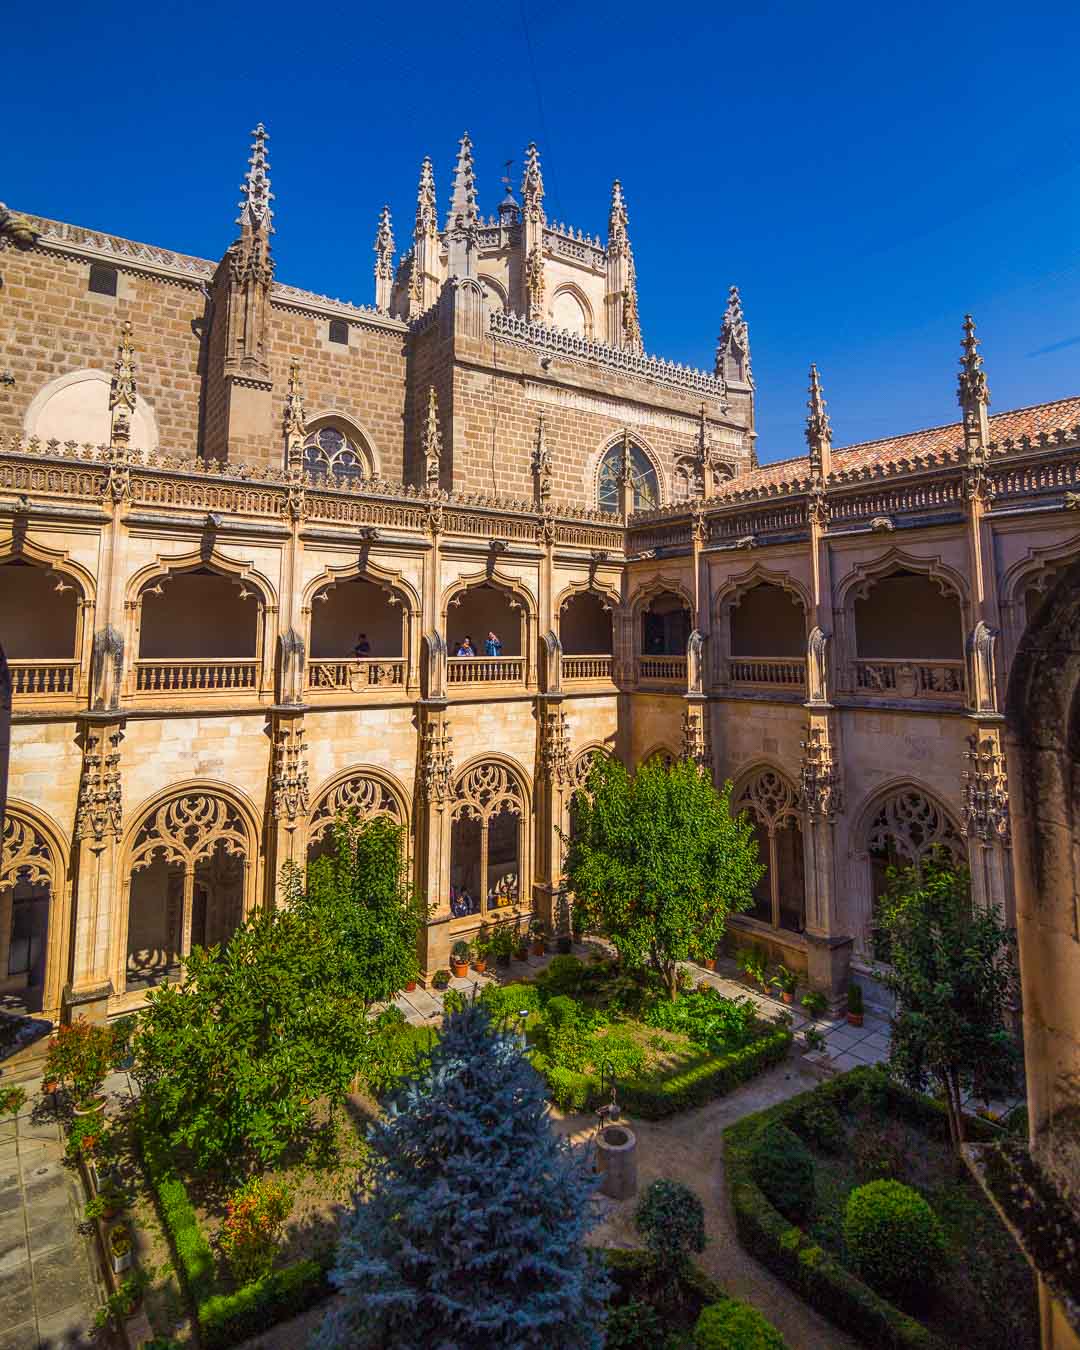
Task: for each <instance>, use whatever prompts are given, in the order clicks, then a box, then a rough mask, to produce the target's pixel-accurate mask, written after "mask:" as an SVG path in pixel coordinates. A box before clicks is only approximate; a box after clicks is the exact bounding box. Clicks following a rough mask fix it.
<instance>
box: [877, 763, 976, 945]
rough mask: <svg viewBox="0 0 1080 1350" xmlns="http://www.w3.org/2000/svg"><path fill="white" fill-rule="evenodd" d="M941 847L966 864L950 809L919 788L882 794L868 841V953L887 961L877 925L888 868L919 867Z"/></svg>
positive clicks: (962, 845)
mask: <svg viewBox="0 0 1080 1350" xmlns="http://www.w3.org/2000/svg"><path fill="white" fill-rule="evenodd" d="M938 848H942V849H945V850H946V852H948V853H949V854H950V855H951V856H952V857H953V859H954V860H955V861H956V862H957V863H959V864H966V862H967V847H966V845H965V843H964V838H963V835H962V834H961V832H960V830H959V829H958V828H957V826H956V825H955V824H954V822H953V821H952V819H951V818H950V816H949V814H948V812H947V811H946V810H945V808H944V807H943V806H942V805H941V804H940V803H939V802H938V801H936V800H935V799H934V798H933V797H931V796H930V795H929V794H928V793H925V792H923V791H922V790H921V789H919V788H917V787H903V788H898V789H897V790H896V791H894V792H891V793H890V794H889V795H888V796H887V797H885V798H883V799H882V801H881V802H880V803H879V804H878V806H877V808H876V809H875V811H874V812H873V814H872V816H871V817H870V822H869V827H868V834H867V840H866V851H867V856H868V857H869V859H870V916H869V925H868V926H867V928H866V929H865V930H864V933H863V940H862V943H861V946H862V949H863V951H864V953H865V954H867V955H872V956H873V957H874V958H875V959H876V960H878V961H888V959H889V948H888V941H887V938H886V935H885V934H884V933H883V932H882V931H881V929H880V928H879V926H878V917H877V916H878V910H879V907H880V904H881V898H882V896H883V895H884V894H885V892H886V891H887V890H888V887H889V870H890V869H891V868H894V867H899V868H904V867H912V866H914V867H918V866H920V864H921V863H922V862H923V860H924V859H925V858H928V857H930V855H931V854H932V853H933V852H934V850H935V849H938Z"/></svg>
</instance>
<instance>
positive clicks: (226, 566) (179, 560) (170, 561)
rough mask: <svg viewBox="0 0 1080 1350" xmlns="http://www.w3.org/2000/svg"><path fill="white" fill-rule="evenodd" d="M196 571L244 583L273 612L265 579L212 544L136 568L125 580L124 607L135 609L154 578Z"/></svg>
mask: <svg viewBox="0 0 1080 1350" xmlns="http://www.w3.org/2000/svg"><path fill="white" fill-rule="evenodd" d="M200 569H206V570H208V571H211V572H218V573H220V574H221V575H222V576H228V577H232V578H233V579H234V580H235V581H238V582H246V583H248V584H249V585H251V587H252V588H253V589H254V590H255V591H257V592H258V594H259V597H260V599H261V600H262V603H263V606H264V607H265V609H266V610H267V611H268V612H274V611H276V609H277V592H276V591H275V589H274V586H273V583H272V582H271V581H270V580H269V578H267V577H265V576H264V575H263V574H262V573H261V572H259V571H257V570H256V568H255V564H254V563H253V562H252V561H251V559H250V558H249V559H242V558H230V557H229V555H228V554H227V553H224V552H222V550H221V549H220V548H219V547H218V546H217V544H216V543H215V544H211V545H210V546H209V547H200V548H194V549H189V550H188V551H187V552H186V553H177V554H172V555H170V554H162V553H159V554H158V555H157V556H156V557H155V559H154V561H153V562H151V563H147V564H146V566H145V567H140V568H139V570H138V571H137V572H134V573H133V574H132V575H131V577H129V578H128V583H127V587H126V589H125V595H124V607H125V608H126V609H129V610H130V609H133V608H134V607H136V606H137V605H138V604H139V602H140V601H141V599H142V596H143V593H144V592H145V591H146V589H147V587H148V586H149V585H150V584H151V583H152V582H153V581H156V580H157V579H158V578H160V577H169V576H180V575H182V574H183V573H184V572H197V571H199V570H200Z"/></svg>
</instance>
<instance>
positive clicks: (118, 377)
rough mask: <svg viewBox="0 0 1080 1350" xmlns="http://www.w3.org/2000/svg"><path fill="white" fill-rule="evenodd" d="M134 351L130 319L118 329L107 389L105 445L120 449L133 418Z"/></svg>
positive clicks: (128, 434) (134, 394)
mask: <svg viewBox="0 0 1080 1350" xmlns="http://www.w3.org/2000/svg"><path fill="white" fill-rule="evenodd" d="M137 397H138V395H137V392H136V389H135V348H134V346H133V345H132V342H131V322H130V320H129V321H128V322H127V323H125V324H124V326H123V327H122V328H121V329H120V341H119V343H118V344H117V347H116V361H115V363H114V365H113V377H112V383H111V384H110V386H109V444H110V445H120V446H124V445H127V444H129V442H130V440H131V419H132V418H133V417H134V416H135V402H136V399H137Z"/></svg>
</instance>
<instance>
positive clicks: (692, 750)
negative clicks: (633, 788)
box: [0, 128, 1080, 1039]
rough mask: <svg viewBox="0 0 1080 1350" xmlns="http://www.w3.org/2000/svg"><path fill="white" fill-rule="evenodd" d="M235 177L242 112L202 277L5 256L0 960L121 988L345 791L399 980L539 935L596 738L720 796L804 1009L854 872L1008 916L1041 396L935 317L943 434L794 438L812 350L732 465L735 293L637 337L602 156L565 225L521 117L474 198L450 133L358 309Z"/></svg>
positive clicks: (1066, 512)
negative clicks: (913, 869)
mask: <svg viewBox="0 0 1080 1350" xmlns="http://www.w3.org/2000/svg"><path fill="white" fill-rule="evenodd" d="M268 171H269V165H268V163H267V151H266V137H265V134H264V133H263V132H262V130H261V128H260V129H259V130H258V131H257V132H256V134H255V142H254V146H253V149H252V157H251V166H250V171H249V174H248V178H247V181H246V185H245V190H244V198H243V202H242V209H241V217H240V222H239V223H240V234H239V237H238V239H237V241H236V242H235V243H234V244H233V245H232V246H231V247H230V248H229V249H228V251H227V252H226V254H225V256H224V257H223V259H222V261H221V262H220V264H218V265H216V266H215V265H214V264H212V263H210V262H207V261H203V260H201V259H197V258H191V257H185V256H182V255H178V254H173V253H169V252H167V251H164V250H160V249H157V248H152V247H149V246H144V245H140V244H133V243H130V242H127V241H124V240H121V239H117V238H114V237H111V236H103V235H100V234H95V233H93V232H91V231H87V230H83V229H80V228H76V227H73V226H68V225H60V224H56V223H54V222H50V221H44V220H40V219H36V218H33V217H31V218H30V220H31V223H32V225H33V227H34V229H35V230H36V231H37V240H36V243H35V244H34V246H33V247H32V248H28V249H20V250H19V251H16V250H15V249H14V248H12V247H9V246H2V251H0V272H2V275H3V281H4V285H3V290H2V291H0V306H2V314H3V319H4V324H3V332H4V351H3V355H2V358H0V367H2V368H3V369H4V370H5V371H7V372H9V373H10V381H6V382H5V383H4V385H3V386H0V429H2V431H3V433H4V438H3V442H2V447H0V641H2V643H3V646H4V649H5V651H6V654H7V657H8V661H9V667H10V672H11V679H12V687H13V717H12V727H11V760H10V782H9V790H8V811H7V820H6V825H5V833H4V854H3V864H2V867H3V870H2V871H0V888H2V889H0V986H2V985H6V986H7V987H8V988H9V989H14V990H18V989H20V988H23V987H25V986H27V985H28V984H29V985H30V986H31V987H32V988H33V989H36V991H37V998H38V1000H39V1002H40V1003H41V1005H42V1006H43V1007H44V1009H45V1011H46V1012H47V1013H48V1014H49V1015H50V1016H58V1015H59V1014H60V1012H61V1009H62V1007H63V1006H64V1005H65V1003H66V1004H67V1005H68V1006H72V1007H78V1006H89V1007H93V1008H97V1009H99V1010H108V1011H109V1012H115V1011H119V1010H122V1009H124V1008H127V1007H130V1006H134V1005H135V1004H137V1003H138V1002H140V1001H141V999H142V998H143V997H144V991H145V989H146V988H147V987H148V986H149V985H150V984H152V983H154V982H155V981H156V980H158V979H160V978H163V977H164V976H166V975H167V974H168V973H169V972H170V970H173V969H175V966H176V963H177V961H178V960H179V958H180V957H181V956H182V955H183V953H184V952H185V951H186V950H187V949H188V948H189V947H190V944H191V943H192V942H194V941H211V940H213V939H214V938H215V936H218V935H223V934H225V933H227V932H228V930H229V927H230V925H231V924H233V923H234V922H235V921H236V919H237V918H238V917H239V915H240V914H241V913H243V912H244V911H245V910H246V909H249V908H250V907H251V906H253V905H254V904H256V903H257V902H258V901H259V900H260V899H262V898H271V897H272V896H273V895H274V892H275V878H276V876H277V875H278V873H279V870H280V867H281V865H282V863H283V862H285V861H286V860H288V859H296V860H303V859H304V857H305V856H307V855H308V853H309V850H311V849H315V848H318V847H321V846H322V840H323V838H324V833H325V827H326V822H327V821H328V820H329V819H330V818H332V816H333V814H334V813H335V812H336V811H338V810H340V809H343V808H346V807H355V808H356V809H358V810H360V811H362V812H384V813H387V814H390V815H393V816H395V817H396V818H397V819H399V820H401V821H402V822H403V823H404V824H405V825H406V826H407V829H408V834H409V839H410V848H411V858H412V866H413V869H414V873H415V877H416V880H417V883H418V885H420V887H421V888H422V889H423V890H424V892H425V894H426V896H427V899H428V901H429V902H430V904H431V905H432V920H431V924H430V927H429V931H428V938H427V942H426V946H425V953H424V965H425V969H426V970H427V971H428V972H430V971H432V970H433V969H435V968H437V967H438V966H441V965H443V964H445V962H446V959H447V955H448V952H449V948H450V945H451V943H452V942H453V941H454V940H455V939H456V938H457V937H458V936H459V935H464V936H468V935H469V934H470V933H472V932H475V930H476V929H477V927H478V926H479V924H480V923H481V922H482V921H485V920H488V921H490V920H495V921H503V920H504V919H510V918H515V919H520V918H524V917H526V916H528V915H530V914H531V913H533V912H534V911H535V912H537V913H538V914H540V915H541V916H542V917H543V918H544V919H545V920H547V921H548V922H549V923H557V922H559V921H560V915H561V913H562V907H561V905H560V874H561V857H562V852H563V843H562V837H561V831H564V830H565V829H566V828H567V827H568V825H569V803H570V797H571V794H572V791H573V788H574V787H575V785H577V784H579V783H580V782H581V781H582V778H583V774H584V772H585V770H586V768H587V765H588V762H589V759H590V756H591V754H592V753H594V752H596V751H601V752H603V753H608V754H616V755H619V756H620V757H621V758H623V759H624V760H625V761H626V762H627V763H628V764H631V765H633V764H636V763H638V762H640V761H642V760H643V759H645V758H648V757H649V756H651V755H653V754H656V753H660V754H664V755H669V756H671V757H673V758H674V757H679V756H687V757H689V758H692V759H694V760H695V761H696V762H697V763H699V764H700V765H702V767H703V769H705V770H706V771H711V772H712V773H713V774H714V775H715V777H716V779H717V781H718V782H723V781H724V780H726V779H731V780H732V781H733V783H734V800H735V801H736V803H737V804H738V805H739V806H741V807H743V808H745V809H748V810H749V811H751V813H752V814H753V816H754V819H755V821H756V822H757V824H758V829H759V837H760V841H761V847H762V854H763V856H764V857H765V858H766V859H767V861H768V862H769V873H768V875H767V877H766V879H765V880H764V882H763V883H762V886H761V887H760V888H759V894H758V896H757V902H756V907H755V910H754V912H753V914H752V915H748V916H744V917H743V918H741V919H740V920H738V921H737V926H738V927H739V928H740V929H741V930H742V931H743V932H744V933H745V934H746V935H747V940H753V941H759V942H762V943H764V944H765V945H767V946H769V947H770V948H771V949H772V950H773V951H774V952H776V953H777V954H782V956H783V959H784V960H786V961H787V962H788V963H789V965H792V966H793V967H795V968H798V969H800V970H802V971H805V972H806V973H807V976H808V978H809V980H810V981H811V982H812V983H813V984H815V985H816V986H818V987H820V988H822V989H824V990H826V991H827V992H828V993H829V994H830V995H831V996H832V997H834V998H836V997H837V996H838V995H839V993H840V991H841V990H842V988H843V986H844V983H845V981H846V978H847V974H848V970H849V967H850V966H851V964H852V963H854V965H855V967H856V968H859V967H865V966H867V965H868V964H869V962H870V961H871V960H872V957H873V948H874V934H873V906H874V897H875V894H876V891H877V888H879V887H880V884H881V880H882V877H883V873H884V868H885V867H886V866H887V865H888V864H889V862H890V861H895V860H903V859H917V858H919V857H921V856H924V854H925V853H926V851H927V850H928V849H930V848H931V847H933V846H936V845H939V844H940V845H942V846H944V847H946V848H948V849H950V850H952V851H953V852H954V853H955V854H956V855H957V856H962V857H964V858H966V859H967V860H968V861H969V863H970V865H971V868H972V873H973V876H974V878H975V885H976V889H977V893H978V894H979V895H980V896H983V897H986V898H989V899H992V900H993V901H994V902H996V903H998V904H1000V905H1001V906H1002V907H1003V909H1004V910H1005V911H1006V912H1007V913H1009V914H1012V913H1013V912H1014V909H1015V904H1014V899H1013V894H1014V885H1013V865H1012V858H1011V845H1012V837H1011V833H1010V827H1009V780H1010V777H1011V776H1012V775H1011V772H1010V771H1008V770H1007V767H1006V762H1005V749H1004V743H1003V737H1004V726H1005V722H1004V711H1005V690H1006V686H1007V683H1008V680H1009V675H1010V671H1011V668H1012V666H1013V663H1014V657H1015V654H1016V652H1017V650H1018V647H1019V645H1020V643H1021V639H1022V637H1023V634H1024V632H1025V629H1026V628H1027V626H1028V624H1029V621H1030V620H1031V619H1032V618H1034V616H1035V614H1036V613H1037V612H1038V610H1039V607H1040V605H1041V603H1042V597H1043V596H1044V594H1046V593H1048V592H1050V591H1052V590H1053V588H1054V586H1055V585H1056V584H1057V581H1058V578H1059V577H1061V576H1063V575H1064V573H1065V571H1066V569H1068V568H1069V567H1070V566H1071V565H1072V563H1073V562H1074V560H1075V559H1076V558H1077V557H1080V516H1077V515H1076V513H1075V511H1074V510H1073V509H1072V508H1073V507H1075V505H1076V503H1077V501H1078V500H1080V496H1077V493H1080V484H1078V480H1080V399H1063V400H1061V401H1059V402H1056V403H1050V404H1045V405H1040V406H1039V407H1035V408H1029V409H1021V410H1019V411H1015V412H1006V413H1002V414H999V415H996V416H993V417H991V416H990V415H989V413H988V401H989V394H988V390H987V388H986V380H985V376H984V375H983V374H982V368H981V363H980V361H979V358H978V355H977V351H976V345H975V340H974V334H973V330H971V329H969V330H968V332H967V335H966V337H965V343H964V347H963V360H962V368H961V381H960V399H961V407H962V412H963V420H962V422H960V423H957V424H954V425H950V426H943V427H939V428H934V429H931V430H929V431H921V432H915V433H911V434H908V435H902V436H898V437H897V438H895V439H892V440H885V441H879V442H874V443H870V444H865V445H857V446H851V447H849V448H846V449H834V448H833V446H832V432H831V427H830V424H829V418H828V415H827V413H826V411H825V406H824V400H823V397H822V392H821V386H820V381H819V379H818V376H817V372H816V371H814V372H812V378H811V397H810V408H809V417H808V428H807V439H808V444H809V454H808V455H807V456H806V457H804V458H799V459H794V460H786V461H783V462H782V463H778V464H770V465H767V466H765V467H759V465H758V461H757V456H756V454H755V449H754V442H755V436H754V398H755V389H754V384H753V377H752V373H751V365H750V347H749V339H748V330H747V324H746V320H745V317H744V315H743V311H742V307H741V302H740V300H739V296H738V293H737V292H736V291H734V290H733V292H732V296H731V300H730V302H729V305H728V309H727V312H726V314H725V315H724V316H722V331H721V336H720V342H719V346H718V350H717V357H716V364H715V367H714V369H713V371H711V372H701V371H694V370H688V369H685V368H683V367H680V366H676V365H674V364H672V363H669V362H665V361H662V360H659V359H655V358H652V357H648V356H646V355H644V354H643V345H642V335H641V332H640V326H639V322H638V319H637V300H636V292H635V285H636V282H635V270H634V268H635V264H634V258H633V254H632V252H631V249H630V241H629V226H628V217H627V211H626V204H625V202H624V201H623V198H622V193H621V189H619V188H618V185H616V188H615V190H614V191H613V196H612V206H611V215H610V219H609V230H608V238H607V240H606V242H601V241H600V240H599V239H594V238H590V237H587V236H584V235H580V233H579V232H577V231H572V230H569V229H567V228H566V227H565V226H556V225H554V224H553V223H551V222H548V221H547V220H546V217H545V215H544V208H543V184H542V175H541V171H540V166H539V158H538V156H537V154H536V153H535V148H531V149H530V151H529V152H528V154H527V156H526V173H525V182H524V183H523V185H522V191H521V194H520V195H521V198H522V200H521V203H520V204H519V202H518V200H517V199H516V198H514V197H513V196H512V195H511V194H509V193H508V194H507V197H506V199H504V201H503V202H502V204H501V205H500V207H499V212H498V215H497V216H496V217H493V218H490V219H488V220H484V219H482V218H481V217H480V215H479V212H478V209H477V206H476V192H475V184H474V182H473V179H472V167H471V150H470V148H469V146H468V144H467V140H466V141H465V142H463V143H462V147H461V150H460V152H459V162H458V170H457V174H456V177H455V185H454V194H453V202H452V208H451V212H450V218H449V221H448V223H447V225H446V226H445V228H443V229H441V230H440V228H439V225H438V221H437V219H436V216H435V210H436V203H435V200H434V187H433V183H432V178H431V172H430V165H426V166H425V169H424V170H423V172H422V175H421V183H420V190H419V193H418V205H417V218H416V225H415V229H414V232H413V239H412V246H411V248H410V249H409V251H408V252H407V254H406V255H405V256H404V258H403V259H402V260H401V262H400V263H399V264H398V265H397V266H396V267H394V265H393V239H392V224H391V222H390V219H389V213H388V212H384V213H383V216H382V218H381V220H380V222H379V227H378V232H377V235H376V249H375V254H376V262H375V283H376V299H377V301H378V307H371V308H365V307H359V306H354V305H350V304H345V303H343V302H339V301H334V300H329V299H326V298H323V297H319V296H315V295H311V294H309V293H306V292H303V291H300V290H297V289H296V288H294V287H291V286H288V285H286V284H284V283H282V282H279V281H277V280H276V279H275V278H274V274H273V259H272V254H271V249H270V226H271V219H272V212H271V208H270V201H271V197H270V194H269V179H268ZM575 307H576V308H575ZM944 379H945V374H944V373H943V380H944ZM489 631H494V632H496V633H497V634H498V636H499V638H500V639H501V651H500V652H499V653H498V654H496V655H492V656H485V655H484V654H483V645H482V644H483V643H484V641H485V638H486V634H487V633H488V632H489ZM466 634H468V635H470V636H471V637H472V638H473V639H474V641H475V642H476V644H477V649H478V651H479V652H480V655H478V656H477V657H467V656H462V657H458V656H456V655H455V653H456V650H457V647H458V645H459V644H460V642H461V641H462V640H463V639H464V637H465V636H466ZM1010 767H1011V766H1010ZM1018 890H1019V891H1020V892H1021V894H1022V893H1023V887H1022V886H1021V887H1019V888H1018ZM477 902H479V904H480V906H481V909H480V911H479V912H477V911H475V910H474V909H473V906H474V905H475V904H476V903H477ZM1074 903H1075V901H1074ZM470 910H472V911H473V912H468V911H470ZM1055 931H1056V930H1055ZM1062 932H1063V933H1064V930H1062ZM1062 941H1063V942H1065V941H1069V942H1072V943H1074V944H1075V942H1076V934H1075V931H1074V932H1073V934H1072V936H1071V937H1068V935H1067V934H1066V935H1064V936H1063V937H1062ZM1068 960H1069V963H1070V969H1072V970H1073V972H1074V973H1075V969H1076V952H1075V947H1072V948H1070V951H1069V957H1068ZM1070 1034H1072V1035H1073V1036H1074V1039H1075V1032H1073V1033H1070Z"/></svg>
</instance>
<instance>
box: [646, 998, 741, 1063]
mask: <svg viewBox="0 0 1080 1350" xmlns="http://www.w3.org/2000/svg"><path fill="white" fill-rule="evenodd" d="M756 1017H757V1009H756V1008H755V1007H754V1004H753V1002H752V1001H751V1000H750V999H748V998H739V999H734V998H724V997H723V995H722V994H719V993H717V992H716V990H715V989H711V988H710V989H704V990H700V991H698V992H697V993H694V994H687V995H684V996H683V997H682V998H680V999H675V1000H672V999H662V1000H660V1001H659V1002H658V1003H656V1004H654V1006H653V1007H651V1008H650V1009H649V1010H648V1012H647V1013H646V1014H645V1018H644V1020H645V1022H646V1023H647V1024H648V1025H649V1026H651V1027H662V1028H663V1030H665V1031H681V1032H682V1033H683V1035H684V1036H688V1037H689V1038H690V1040H692V1041H693V1042H694V1044H695V1045H701V1046H704V1047H705V1049H707V1050H719V1051H723V1050H729V1049H731V1048H732V1047H734V1046H739V1045H746V1044H747V1042H748V1041H749V1040H750V1039H751V1037H752V1036H753V1033H754V1023H755V1020H756Z"/></svg>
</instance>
